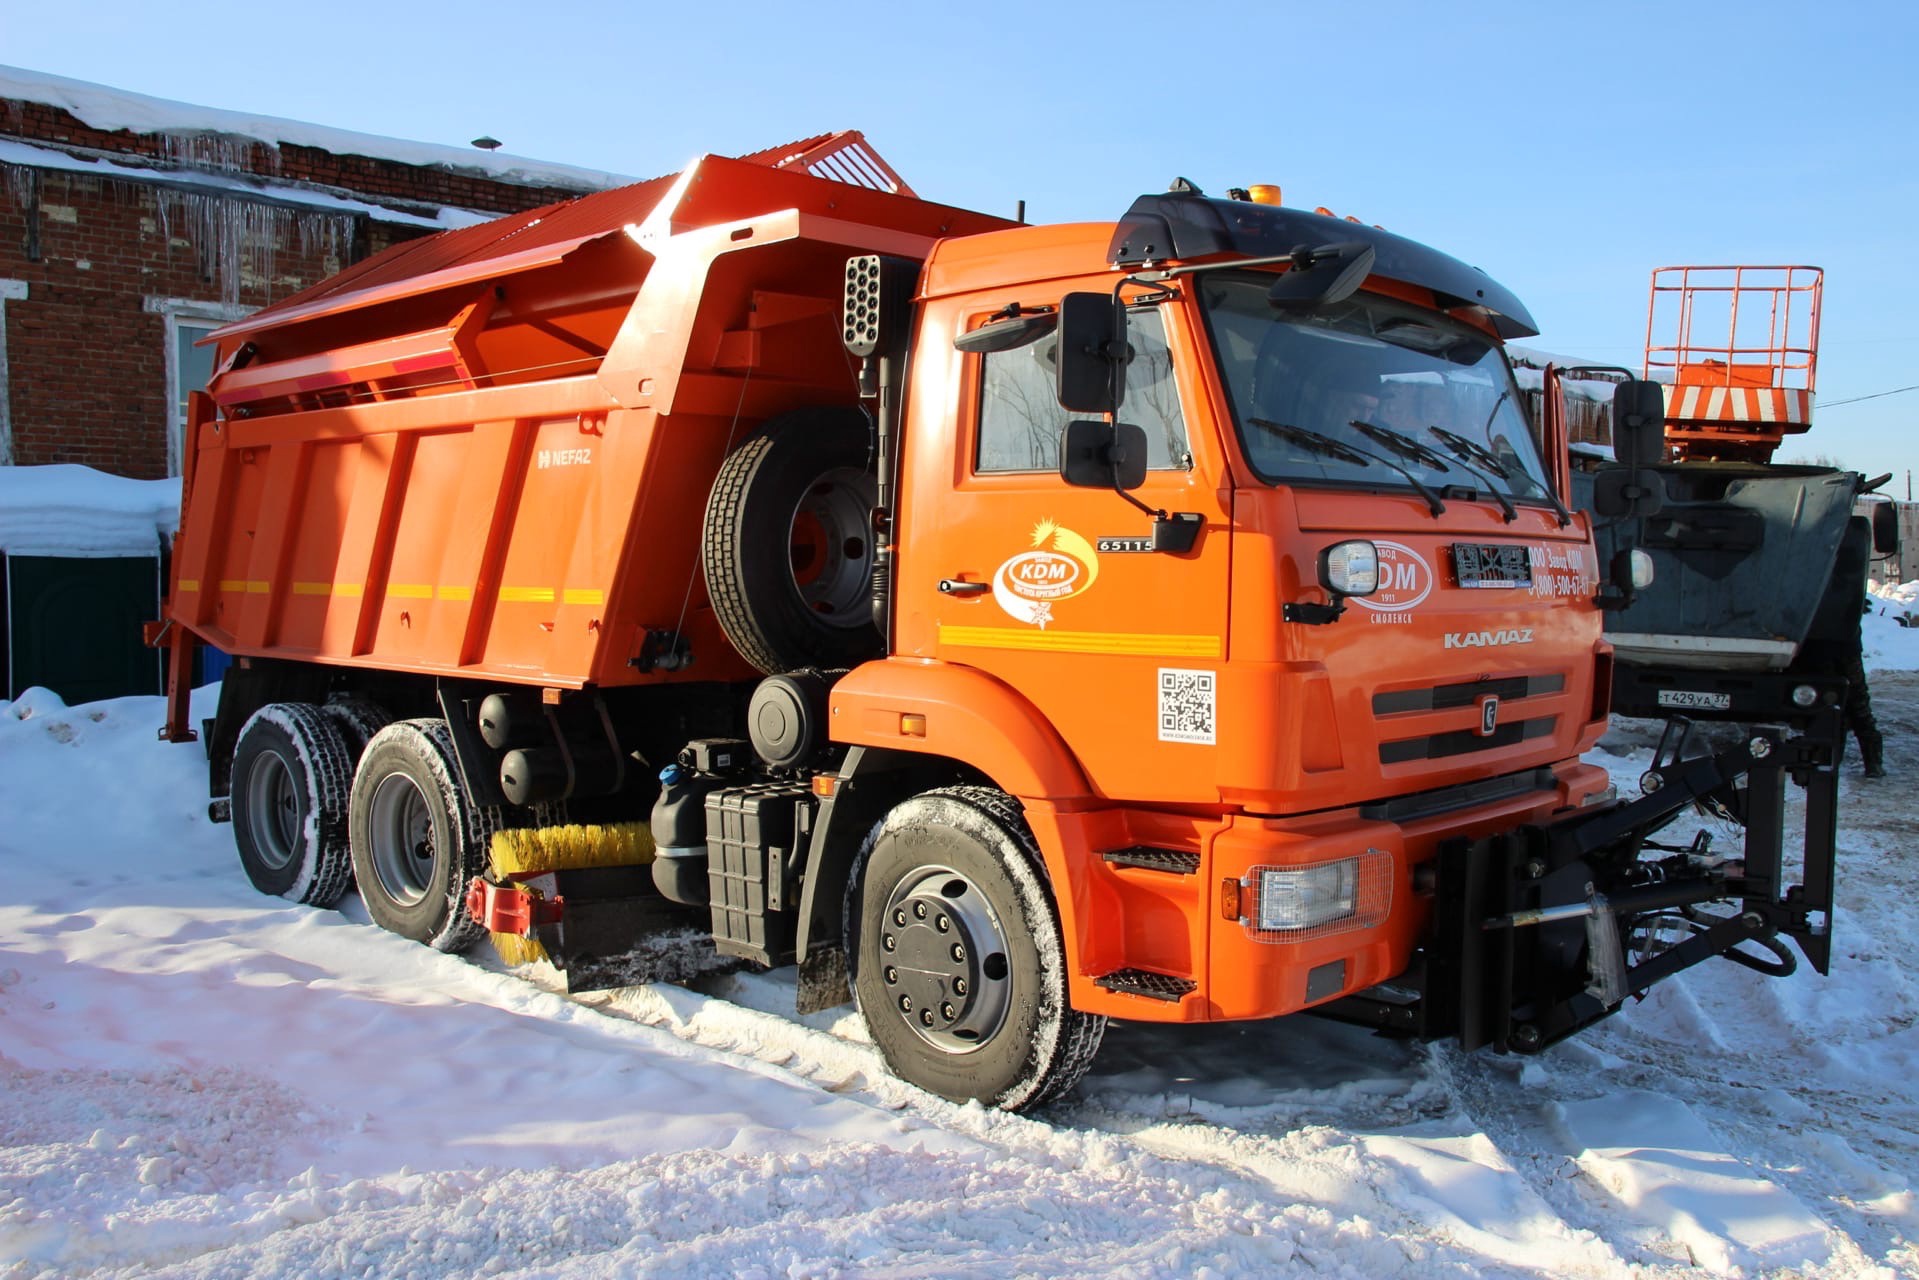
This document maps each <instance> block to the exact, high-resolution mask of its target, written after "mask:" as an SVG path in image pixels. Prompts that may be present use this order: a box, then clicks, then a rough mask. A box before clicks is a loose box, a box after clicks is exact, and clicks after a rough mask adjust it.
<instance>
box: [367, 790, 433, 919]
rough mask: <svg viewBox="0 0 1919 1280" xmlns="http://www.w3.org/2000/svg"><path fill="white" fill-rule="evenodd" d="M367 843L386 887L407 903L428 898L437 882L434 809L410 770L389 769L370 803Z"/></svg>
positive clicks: (383, 888)
mask: <svg viewBox="0 0 1919 1280" xmlns="http://www.w3.org/2000/svg"><path fill="white" fill-rule="evenodd" d="M367 844H368V852H369V853H371V854H372V857H371V858H370V859H369V861H370V862H372V864H373V873H374V875H376V876H378V877H379V880H380V889H381V891H382V892H384V893H385V894H386V896H387V897H388V898H389V899H391V900H392V901H393V902H394V903H396V904H397V905H399V906H402V907H411V906H415V905H417V904H418V903H420V902H421V901H423V900H425V898H426V894H427V888H428V886H430V885H431V884H432V883H433V862H434V847H433V811H432V810H431V809H430V808H429V807H428V806H427V801H426V796H425V795H423V794H422V793H421V791H420V788H419V787H418V786H416V785H415V784H414V781H413V779H411V778H409V777H407V776H406V775H405V774H404V773H389V774H388V775H387V776H386V777H384V778H382V779H380V782H379V785H377V786H376V787H374V789H373V796H372V799H371V800H370V801H369V802H368V805H367Z"/></svg>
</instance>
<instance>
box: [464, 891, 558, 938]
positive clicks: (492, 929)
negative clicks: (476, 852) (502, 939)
mask: <svg viewBox="0 0 1919 1280" xmlns="http://www.w3.org/2000/svg"><path fill="white" fill-rule="evenodd" d="M539 878H540V879H549V878H550V877H546V876H542V877H539ZM466 909H467V914H469V915H471V916H472V917H473V918H474V920H476V921H478V922H479V923H480V924H481V925H482V926H484V927H485V929H486V931H487V932H488V933H510V934H512V935H514V936H515V937H520V938H530V937H532V936H533V933H534V930H535V929H536V928H537V927H539V926H540V925H557V924H558V923H560V918H561V916H562V914H564V912H565V911H566V899H565V898H561V897H551V898H549V897H547V896H546V894H544V893H542V892H541V891H540V889H539V888H538V887H537V886H535V885H531V884H525V883H522V882H520V881H518V880H512V881H509V882H508V883H506V884H494V883H493V882H492V881H490V880H488V879H486V878H485V877H484V876H475V877H473V883H471V884H469V885H468V886H467V887H466Z"/></svg>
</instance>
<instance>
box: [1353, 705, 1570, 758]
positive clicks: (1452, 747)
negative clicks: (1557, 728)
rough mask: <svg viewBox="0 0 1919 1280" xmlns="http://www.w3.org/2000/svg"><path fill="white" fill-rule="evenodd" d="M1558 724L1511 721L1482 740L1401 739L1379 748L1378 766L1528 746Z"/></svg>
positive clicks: (1457, 736)
mask: <svg viewBox="0 0 1919 1280" xmlns="http://www.w3.org/2000/svg"><path fill="white" fill-rule="evenodd" d="M1557 720H1558V717H1557V716H1540V717H1539V718H1537V719H1534V720H1511V721H1508V722H1507V723H1505V724H1502V725H1500V726H1499V727H1498V728H1496V729H1494V730H1493V731H1492V732H1491V733H1490V734H1487V735H1485V736H1483V737H1482V736H1481V735H1480V734H1478V733H1476V732H1475V731H1473V730H1471V729H1455V730H1453V731H1452V732H1450V733H1429V734H1425V735H1422V736H1420V737H1417V738H1400V739H1398V740H1396V741H1393V742H1382V743H1380V744H1379V762H1380V763H1381V764H1405V763H1406V762H1407V761H1408V760H1441V759H1444V758H1445V757H1447V756H1463V755H1468V754H1470V753H1472V752H1474V751H1491V750H1492V749H1493V748H1495V747H1510V746H1511V745H1512V744H1513V743H1515V742H1526V741H1530V740H1531V739H1533V738H1543V737H1545V736H1547V735H1548V734H1550V733H1551V732H1552V731H1553V725H1554V723H1555V722H1556V721H1557Z"/></svg>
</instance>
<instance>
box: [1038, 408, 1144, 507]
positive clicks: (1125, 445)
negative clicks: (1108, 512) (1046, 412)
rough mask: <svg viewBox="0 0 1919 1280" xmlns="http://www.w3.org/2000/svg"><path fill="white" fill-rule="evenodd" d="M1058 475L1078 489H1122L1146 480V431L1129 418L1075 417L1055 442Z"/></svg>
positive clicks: (1135, 486)
mask: <svg viewBox="0 0 1919 1280" xmlns="http://www.w3.org/2000/svg"><path fill="white" fill-rule="evenodd" d="M1059 478H1060V479H1062V480H1064V481H1065V482H1066V483H1067V484H1070V485H1072V486H1074V487H1075V488H1080V489H1118V490H1120V491H1121V492H1124V491H1126V490H1128V489H1137V488H1139V487H1140V486H1141V485H1143V484H1145V483H1146V432H1145V430H1144V428H1141V427H1136V426H1134V425H1133V424H1132V423H1130V422H1097V421H1089V420H1085V419H1078V420H1075V421H1073V422H1069V423H1067V424H1066V430H1065V431H1064V432H1062V433H1061V435H1060V442H1059Z"/></svg>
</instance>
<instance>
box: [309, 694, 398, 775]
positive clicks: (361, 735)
mask: <svg viewBox="0 0 1919 1280" xmlns="http://www.w3.org/2000/svg"><path fill="white" fill-rule="evenodd" d="M320 714H321V715H323V716H325V717H326V718H327V719H329V720H331V721H333V723H335V724H337V725H339V726H340V732H341V733H342V734H344V735H345V736H346V743H347V748H348V750H350V751H351V752H352V753H353V756H352V758H353V761H354V763H355V764H358V763H359V760H360V757H361V755H363V754H365V752H366V744H367V743H369V742H371V741H373V735H374V734H376V733H378V732H379V731H380V730H382V729H384V728H386V727H387V726H388V725H390V724H392V723H393V717H392V716H390V715H388V714H387V713H386V709H385V708H384V707H381V706H380V705H379V704H377V703H373V702H369V701H367V700H366V699H365V698H360V697H354V696H351V695H349V696H347V697H344V698H339V697H336V698H334V699H332V700H331V701H329V702H326V703H324V704H322V705H321V707H320Z"/></svg>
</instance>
